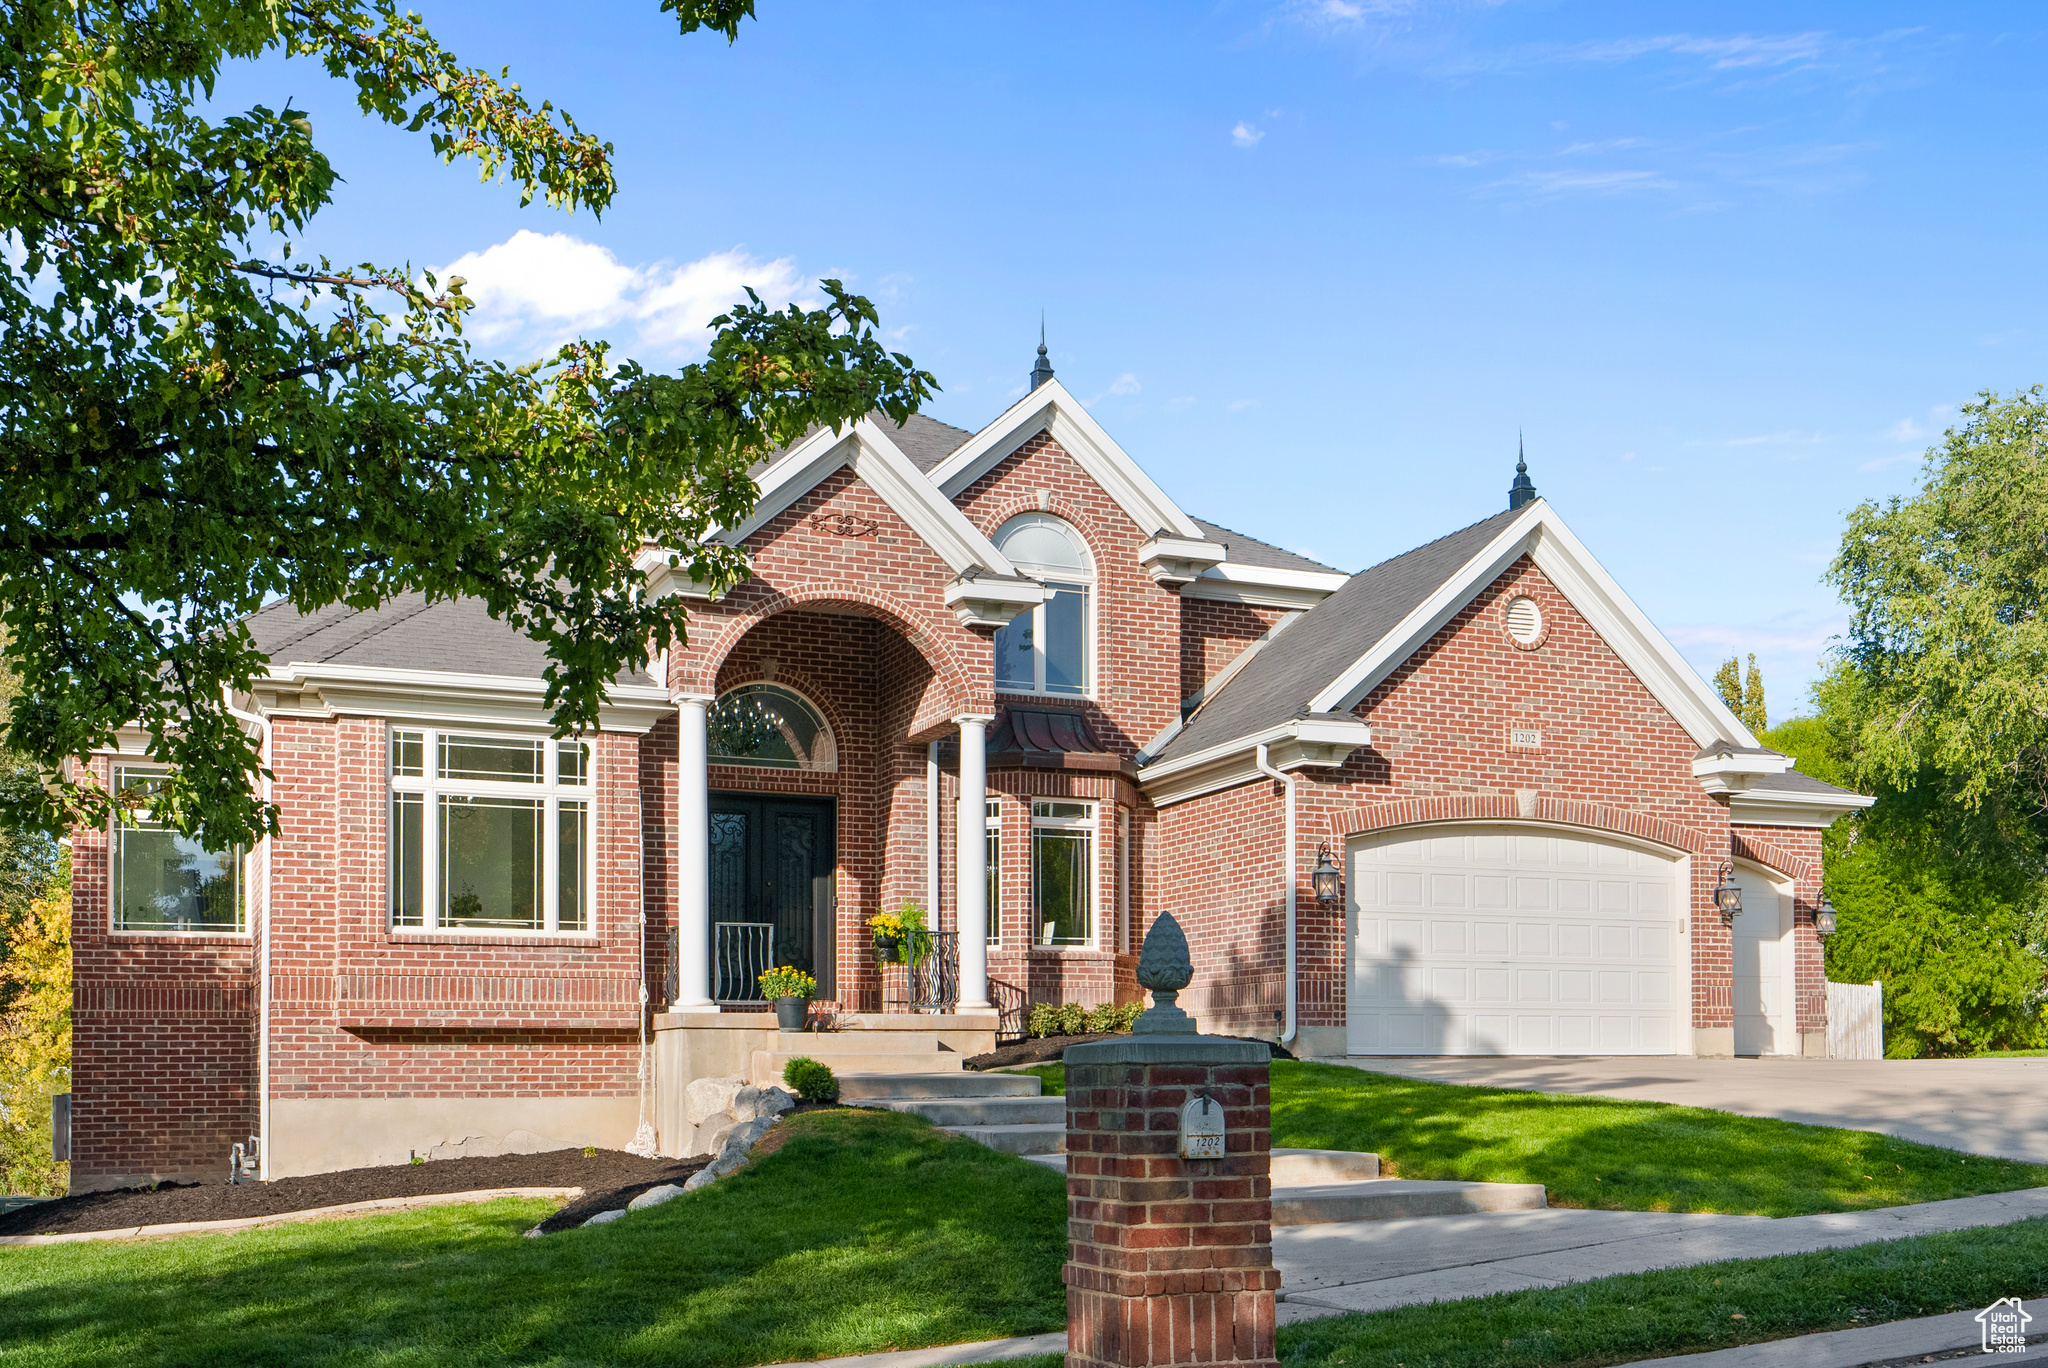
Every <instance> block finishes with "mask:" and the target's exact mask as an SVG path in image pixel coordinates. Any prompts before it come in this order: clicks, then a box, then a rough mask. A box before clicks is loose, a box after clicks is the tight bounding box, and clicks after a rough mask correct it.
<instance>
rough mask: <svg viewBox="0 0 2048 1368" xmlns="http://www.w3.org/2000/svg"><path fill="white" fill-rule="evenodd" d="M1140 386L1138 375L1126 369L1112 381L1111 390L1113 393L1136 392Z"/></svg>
mask: <svg viewBox="0 0 2048 1368" xmlns="http://www.w3.org/2000/svg"><path fill="white" fill-rule="evenodd" d="M1138 388H1139V386H1138V377H1137V376H1135V375H1133V374H1131V373H1130V372H1129V371H1125V372H1124V373H1123V374H1122V375H1119V376H1118V377H1117V378H1116V379H1115V380H1113V381H1112V382H1110V386H1109V392H1110V393H1111V394H1136V393H1137V392H1138Z"/></svg>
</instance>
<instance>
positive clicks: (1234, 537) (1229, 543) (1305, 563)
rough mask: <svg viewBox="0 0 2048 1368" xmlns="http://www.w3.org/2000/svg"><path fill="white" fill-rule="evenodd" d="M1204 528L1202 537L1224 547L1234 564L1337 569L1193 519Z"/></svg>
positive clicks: (1285, 568)
mask: <svg viewBox="0 0 2048 1368" xmlns="http://www.w3.org/2000/svg"><path fill="white" fill-rule="evenodd" d="M1192 521H1193V522H1194V524H1195V526H1197V527H1199V528H1201V529H1202V535H1203V536H1205V537H1207V538H1208V539H1209V540H1210V541H1212V542H1215V543H1216V544H1217V545H1219V546H1221V547H1222V548H1223V549H1224V551H1225V552H1227V553H1228V554H1229V557H1230V563H1231V564H1232V565H1256V566H1260V567H1261V568H1263V569H1267V570H1335V568H1336V567H1334V566H1329V565H1324V564H1323V563H1322V562H1321V561H1313V560H1310V559H1309V558H1308V557H1307V556H1303V555H1298V554H1296V553H1295V552H1293V551H1283V550H1281V549H1280V548H1279V547H1277V546H1275V545H1273V544H1272V543H1271V542H1262V541H1260V540H1259V539H1258V538H1256V537H1247V536H1246V535H1245V534H1244V533H1242V532H1233V531H1231V530H1230V529H1229V528H1227V527H1223V526H1220V525H1219V524H1217V523H1212V522H1210V521H1209V520H1208V519H1206V518H1195V519H1193V520H1192Z"/></svg>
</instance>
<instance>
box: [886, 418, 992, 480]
mask: <svg viewBox="0 0 2048 1368" xmlns="http://www.w3.org/2000/svg"><path fill="white" fill-rule="evenodd" d="M868 416H869V419H870V420H871V421H872V422H873V423H874V425H875V426H876V427H878V428H880V429H881V430H882V431H883V432H885V433H887V434H888V436H889V440H890V441H892V442H894V443H895V444H896V449H897V450H898V451H900V452H902V453H903V454H904V456H905V457H907V458H908V459H909V461H910V463H911V464H912V465H914V466H916V467H917V468H918V469H919V470H923V471H927V472H928V471H930V470H931V468H932V467H933V466H935V465H937V464H938V463H939V462H941V461H943V460H945V459H946V458H947V457H948V456H950V455H952V454H953V453H954V452H955V451H958V450H959V449H960V447H961V446H962V445H963V444H965V443H966V441H967V440H968V439H969V438H970V437H972V436H974V434H973V433H971V432H969V431H968V430H967V429H965V428H956V427H954V426H953V425H952V424H950V423H942V422H940V421H939V420H938V419H936V418H927V417H925V416H924V415H923V414H922V413H913V414H911V415H910V417H909V418H908V419H906V420H905V421H904V423H903V425H902V426H901V427H898V426H897V425H896V424H895V423H892V422H890V421H889V415H888V414H886V413H882V412H879V411H877V412H875V413H872V414H870V415H868Z"/></svg>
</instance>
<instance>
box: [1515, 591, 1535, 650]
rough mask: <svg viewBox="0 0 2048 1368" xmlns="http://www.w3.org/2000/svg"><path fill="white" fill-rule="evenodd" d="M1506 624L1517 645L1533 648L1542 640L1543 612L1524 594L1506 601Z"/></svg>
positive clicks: (1533, 600)
mask: <svg viewBox="0 0 2048 1368" xmlns="http://www.w3.org/2000/svg"><path fill="white" fill-rule="evenodd" d="M1507 623H1508V635H1509V636H1511V637H1513V638H1514V639H1515V642H1516V644H1517V645H1521V646H1534V645H1535V644H1536V643H1537V642H1538V641H1541V640H1542V639H1543V610H1542V609H1541V608H1538V607H1537V606H1536V600H1535V599H1532V598H1530V597H1529V596H1528V595H1526V594H1522V595H1517V596H1516V597H1514V598H1511V599H1509V600H1508V609H1507Z"/></svg>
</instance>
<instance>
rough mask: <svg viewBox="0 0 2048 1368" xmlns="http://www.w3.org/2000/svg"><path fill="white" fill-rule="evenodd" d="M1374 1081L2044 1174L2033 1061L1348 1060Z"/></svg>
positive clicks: (2046, 1091)
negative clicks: (1891, 1142) (1652, 1113)
mask: <svg viewBox="0 0 2048 1368" xmlns="http://www.w3.org/2000/svg"><path fill="white" fill-rule="evenodd" d="M1325 1062H1328V1063H1340V1062H1341V1063H1345V1064H1349V1065H1352V1066H1354V1067H1356V1068H1360V1069H1370V1070H1373V1071H1374V1072H1376V1073H1388V1074H1400V1075H1403V1076H1405V1077H1408V1078H1426V1079H1433V1080H1435V1081H1437V1082H1440V1083H1478V1084H1484V1085H1486V1086H1488V1087H1494V1088H1526V1089H1528V1090H1530V1091H1533V1092H1557V1093H1597V1094H1599V1095H1601V1096H1603V1097H1641V1098H1648V1099H1650V1100H1652V1101H1657V1102H1677V1103H1680V1104H1682V1105H1684V1106H1688V1107H1713V1108H1715V1109H1717V1110H1720V1111H1729V1112H1738V1113H1740V1114H1742V1115H1745V1116H1775V1117H1778V1118H1780V1119H1782V1120H1786V1121H1806V1122H1810V1123H1812V1124H1814V1125H1820V1126H1847V1127H1850V1128H1852V1129H1855V1130H1872V1131H1882V1132H1884V1133H1885V1134H1887V1135H1896V1136H1898V1137H1899V1138H1901V1139H1903V1140H1918V1141H1920V1142H1922V1143H1923V1144H1929V1145H1946V1146H1948V1147H1949V1148H1950V1149H1959V1150H1968V1151H1970V1152H1972V1153H1975V1154H1996V1155H2001V1156H2004V1157H2006V1158H2011V1159H2028V1160H2032V1161H2033V1162H2035V1163H2043V1164H2048V1058H2041V1059H1884V1060H1864V1059H1690V1058H1684V1057H1680V1056H1667V1057H1656V1058H1641V1057H1636V1058H1619V1057H1598V1058H1572V1059H1560V1058H1520V1059H1504V1058H1498V1057H1493V1058H1464V1059H1452V1058H1444V1057H1440V1056H1439V1057H1428V1058H1413V1059H1394V1058H1387V1057H1383V1056H1377V1055H1375V1056H1369V1057H1368V1056H1361V1055H1353V1056H1351V1057H1350V1058H1348V1059H1345V1060H1341V1061H1339V1060H1328V1061H1325Z"/></svg>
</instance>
